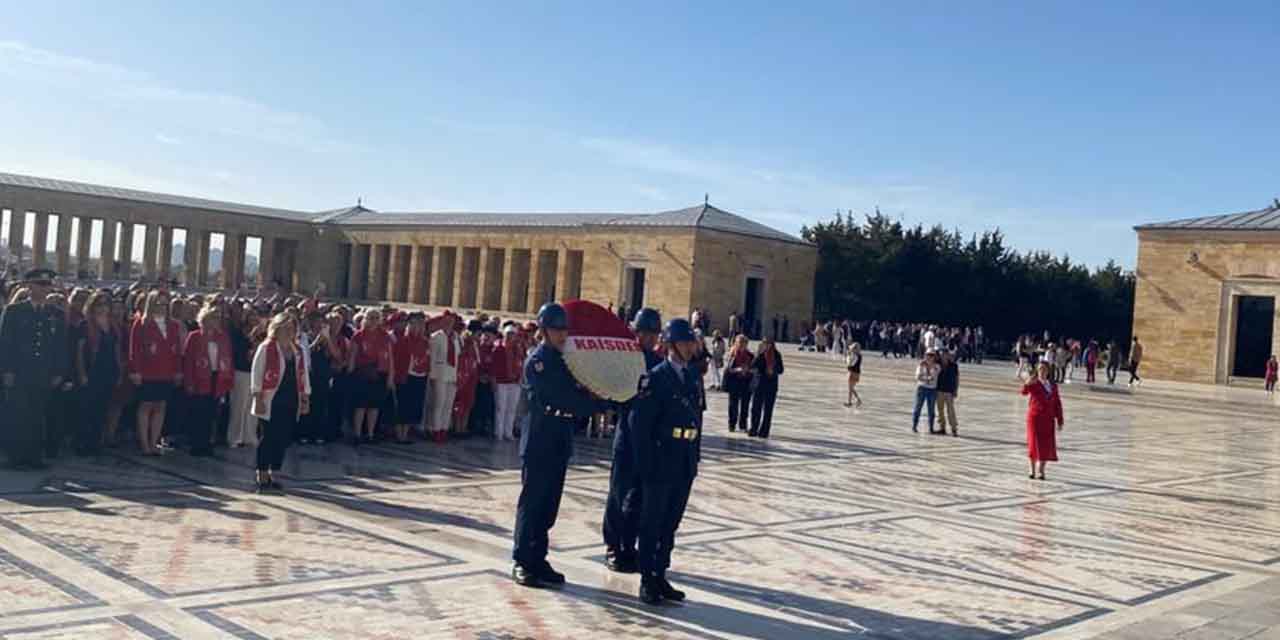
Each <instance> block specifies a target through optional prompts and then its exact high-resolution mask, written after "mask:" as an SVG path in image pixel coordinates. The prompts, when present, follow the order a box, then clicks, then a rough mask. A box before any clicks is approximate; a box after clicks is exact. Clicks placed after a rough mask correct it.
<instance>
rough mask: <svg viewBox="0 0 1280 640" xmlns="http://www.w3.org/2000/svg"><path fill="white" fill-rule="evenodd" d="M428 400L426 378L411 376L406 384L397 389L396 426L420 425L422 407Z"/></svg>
mask: <svg viewBox="0 0 1280 640" xmlns="http://www.w3.org/2000/svg"><path fill="white" fill-rule="evenodd" d="M426 399H427V379H426V377H421V378H420V377H418V376H409V379H408V380H405V382H404V384H402V385H398V386H397V387H396V405H397V408H396V424H419V423H421V422H422V407H423V403H424V402H426Z"/></svg>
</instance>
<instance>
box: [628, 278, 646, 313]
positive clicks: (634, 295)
mask: <svg viewBox="0 0 1280 640" xmlns="http://www.w3.org/2000/svg"><path fill="white" fill-rule="evenodd" d="M630 271H631V295H630V296H629V297H628V298H627V310H628V311H634V310H636V309H639V308H641V307H643V306H644V269H630Z"/></svg>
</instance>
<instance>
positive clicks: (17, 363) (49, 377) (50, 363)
mask: <svg viewBox="0 0 1280 640" xmlns="http://www.w3.org/2000/svg"><path fill="white" fill-rule="evenodd" d="M55 277H56V274H54V272H53V271H50V270H48V269H33V270H31V271H28V272H27V273H26V274H25V275H24V277H23V280H22V282H20V283H18V284H19V285H21V286H22V287H24V288H26V290H27V298H26V299H25V300H21V301H17V302H14V303H12V304H10V305H9V306H7V307H5V309H4V314H3V315H2V316H0V386H3V388H4V392H5V395H6V396H7V398H6V401H5V403H4V413H5V417H6V418H7V420H8V422H9V427H8V429H6V430H7V431H9V433H4V434H0V437H3V438H4V439H5V446H6V449H7V451H8V457H9V465H10V466H12V467H13V468H15V469H19V470H37V469H44V468H45V463H44V459H43V454H44V445H45V419H46V417H47V412H48V410H49V399H50V397H51V396H52V395H53V392H54V389H56V388H58V387H61V386H62V383H63V382H64V381H65V379H66V377H67V375H68V373H69V372H68V371H67V364H68V362H69V360H68V358H67V341H66V340H65V339H64V337H65V335H66V330H67V325H66V316H65V314H61V313H56V312H54V310H53V309H51V308H50V307H49V306H48V305H47V304H46V302H45V301H46V299H47V298H48V295H49V289H50V287H52V286H53V281H54V278H55Z"/></svg>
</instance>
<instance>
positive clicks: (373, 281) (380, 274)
mask: <svg viewBox="0 0 1280 640" xmlns="http://www.w3.org/2000/svg"><path fill="white" fill-rule="evenodd" d="M390 262H391V246H390V245H385V244H375V245H373V246H372V247H371V248H370V249H369V283H368V284H369V288H368V291H366V292H365V297H366V298H368V299H370V300H386V299H387V298H388V296H387V267H388V266H389V264H390Z"/></svg>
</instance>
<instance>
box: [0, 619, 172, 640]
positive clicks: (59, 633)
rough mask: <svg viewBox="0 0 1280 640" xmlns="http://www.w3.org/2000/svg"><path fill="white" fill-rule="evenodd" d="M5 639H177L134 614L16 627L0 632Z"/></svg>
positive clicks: (0, 635)
mask: <svg viewBox="0 0 1280 640" xmlns="http://www.w3.org/2000/svg"><path fill="white" fill-rule="evenodd" d="M0 637H4V638H6V640H85V639H88V638H92V639H93V640H178V639H177V637H176V636H174V635H173V634H170V633H168V632H166V631H164V630H162V629H159V628H157V627H156V626H154V625H152V624H150V623H147V622H145V621H143V620H142V619H140V618H138V617H136V616H119V617H116V618H104V619H100V620H87V621H77V622H66V623H56V624H47V625H40V626H35V627H25V628H17V629H11V630H7V631H4V632H2V633H0Z"/></svg>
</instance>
